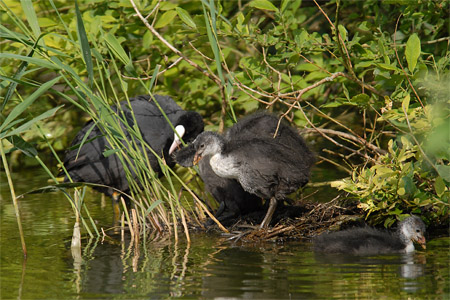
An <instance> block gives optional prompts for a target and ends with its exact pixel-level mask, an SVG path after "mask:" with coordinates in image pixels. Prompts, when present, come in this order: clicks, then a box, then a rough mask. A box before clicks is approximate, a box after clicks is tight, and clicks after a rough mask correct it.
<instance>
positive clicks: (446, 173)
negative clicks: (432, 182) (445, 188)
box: [436, 165, 450, 182]
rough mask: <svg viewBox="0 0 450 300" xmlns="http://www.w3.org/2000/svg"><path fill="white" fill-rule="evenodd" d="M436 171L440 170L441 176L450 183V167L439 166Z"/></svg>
mask: <svg viewBox="0 0 450 300" xmlns="http://www.w3.org/2000/svg"><path fill="white" fill-rule="evenodd" d="M436 169H437V170H438V173H439V175H440V176H441V177H442V178H443V179H444V180H445V181H447V182H450V166H446V165H437V166H436Z"/></svg>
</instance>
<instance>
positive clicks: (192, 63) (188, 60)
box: [130, 0, 221, 84]
mask: <svg viewBox="0 0 450 300" xmlns="http://www.w3.org/2000/svg"><path fill="white" fill-rule="evenodd" d="M130 3H131V5H132V6H133V8H134V11H135V12H136V14H137V16H138V17H139V19H141V21H142V22H143V23H144V24H145V26H146V27H147V28H148V29H149V30H150V31H151V32H152V33H153V35H154V36H156V37H157V38H158V39H159V40H160V41H161V42H162V43H163V44H164V45H166V47H167V48H169V49H170V50H172V51H173V52H174V53H175V54H177V55H178V56H180V57H181V58H182V59H184V60H185V61H186V62H187V63H188V64H190V65H191V66H193V67H194V68H196V69H197V70H198V71H200V72H202V73H203V75H205V76H207V77H208V78H209V79H211V80H213V81H214V82H215V83H216V84H220V83H221V81H220V78H219V77H217V76H216V75H214V74H210V73H208V72H207V71H206V70H204V69H203V68H202V67H200V66H199V65H198V64H197V63H195V62H193V61H192V60H190V59H189V58H187V57H186V56H185V55H184V54H183V53H182V52H181V51H180V50H178V49H177V48H175V47H174V46H172V45H171V44H170V43H169V42H168V41H167V40H166V39H165V38H164V37H163V36H162V35H160V34H159V33H158V31H156V30H155V28H154V27H153V26H152V25H151V24H150V23H149V22H148V21H147V19H146V18H144V16H143V15H142V14H141V12H140V11H139V9H138V8H137V6H136V4H135V3H134V0H130Z"/></svg>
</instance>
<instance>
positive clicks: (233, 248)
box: [0, 170, 450, 299]
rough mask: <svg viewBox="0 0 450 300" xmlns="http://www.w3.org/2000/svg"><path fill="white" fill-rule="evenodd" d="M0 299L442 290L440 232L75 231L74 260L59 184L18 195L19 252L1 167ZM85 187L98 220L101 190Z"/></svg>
mask: <svg viewBox="0 0 450 300" xmlns="http://www.w3.org/2000/svg"><path fill="white" fill-rule="evenodd" d="M1 176H2V177H1V181H0V187H1V195H0V196H1V198H0V222H1V224H0V225H1V227H0V228H1V235H0V247H1V248H0V263H1V264H0V296H1V297H0V298H1V299H73V298H78V299H92V298H102V299H114V298H118V299H168V298H172V299H173V298H181V299H349V298H358V299H379V298H386V299H407V298H410V299H429V298H431V299H449V298H450V291H449V278H450V274H449V273H450V268H449V246H450V239H449V237H440V238H434V239H431V240H429V241H428V243H427V250H426V251H416V252H415V253H413V254H409V255H384V256H372V257H367V256H362V257H354V256H346V255H323V254H321V255H319V254H315V253H314V252H313V251H312V247H311V244H310V243H309V242H288V243H283V244H277V243H260V244H235V243H231V242H229V241H227V240H226V239H225V238H224V237H221V236H219V235H217V234H206V233H196V234H192V236H191V239H192V243H191V245H187V244H186V242H185V241H184V239H183V238H181V241H179V242H178V243H175V242H174V241H173V239H170V238H164V237H159V238H155V237H152V240H150V241H147V242H146V243H141V244H140V245H139V246H138V247H135V246H134V245H133V244H130V243H129V242H128V241H126V242H125V243H121V241H120V237H116V236H112V237H111V238H107V239H105V240H102V239H101V238H100V239H92V240H89V239H85V240H83V249H82V251H83V253H82V261H81V262H80V263H78V262H74V260H73V258H72V255H71V252H70V239H71V234H72V228H73V222H74V217H73V213H72V209H71V207H70V204H69V202H68V201H67V200H66V199H65V198H64V196H63V195H62V194H61V193H51V194H39V195H28V196H26V197H25V198H24V199H21V200H20V207H21V216H22V222H23V228H24V232H25V240H26V243H27V248H28V258H27V260H26V261H24V260H23V257H22V253H21V246H20V239H19V235H18V230H17V224H16V220H15V215H14V209H13V206H12V201H11V198H10V194H9V188H8V186H7V182H6V178H5V177H4V174H1ZM13 179H14V183H15V187H16V189H17V191H16V192H17V194H20V193H23V192H26V191H29V190H30V189H33V188H37V187H41V186H45V185H47V182H46V176H45V175H43V174H42V172H41V171H40V170H38V171H30V172H25V173H24V172H21V173H20V174H17V173H16V174H14V178H13ZM99 198H100V194H98V193H96V192H93V191H88V199H87V205H88V206H89V209H90V211H91V213H92V215H93V218H94V220H96V222H98V224H99V226H100V227H104V228H107V227H109V226H110V225H111V223H112V217H111V216H112V209H111V205H110V202H109V200H108V199H106V201H105V202H104V203H103V205H102V203H101V201H100V200H99Z"/></svg>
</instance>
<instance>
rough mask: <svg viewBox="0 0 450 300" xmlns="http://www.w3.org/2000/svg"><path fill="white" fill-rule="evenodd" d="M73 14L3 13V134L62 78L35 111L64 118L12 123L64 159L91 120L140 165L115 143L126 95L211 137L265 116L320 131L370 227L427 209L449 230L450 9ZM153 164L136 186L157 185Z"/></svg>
mask: <svg viewBox="0 0 450 300" xmlns="http://www.w3.org/2000/svg"><path fill="white" fill-rule="evenodd" d="M77 3H78V6H76V5H75V4H74V2H73V1H67V0H60V1H39V2H32V4H31V1H20V2H19V1H12V0H2V1H1V2H0V5H1V7H2V9H3V10H4V12H5V13H2V14H1V15H0V20H1V25H0V35H1V37H2V39H3V40H4V41H5V42H2V53H1V54H0V62H1V64H2V69H1V71H0V72H1V73H0V76H1V78H2V80H3V82H1V83H0V87H1V89H2V91H6V92H7V93H6V94H5V95H3V93H2V99H1V100H2V104H3V105H2V107H4V109H3V110H2V114H3V115H2V120H1V123H3V121H4V120H5V118H7V116H8V115H9V114H11V113H13V112H14V109H15V107H16V106H18V105H19V104H20V103H22V102H23V101H26V99H27V98H28V97H27V95H32V94H33V93H34V92H36V91H37V89H38V88H39V86H40V85H41V84H43V83H45V82H49V81H51V80H52V79H54V78H57V77H58V76H61V79H60V80H58V82H56V84H55V85H53V88H52V89H49V90H47V92H45V93H44V94H43V95H42V96H40V98H39V101H38V102H34V103H30V105H29V106H27V108H26V109H27V113H29V119H34V118H37V117H36V116H41V115H42V114H44V113H46V112H48V111H50V110H52V109H54V108H55V107H59V106H60V105H62V104H64V105H65V106H64V107H63V108H62V109H59V110H58V113H57V114H56V116H54V117H53V118H46V119H44V118H38V119H36V124H35V125H38V126H36V127H33V126H32V127H27V128H26V129H27V130H26V131H25V130H24V131H21V130H18V129H19V126H20V124H23V123H20V124H19V123H17V124H14V123H13V124H12V125H11V123H9V125H11V126H10V127H9V130H16V132H15V133H16V135H15V137H16V138H20V139H22V140H23V142H25V141H26V142H27V143H28V144H29V145H31V144H32V145H36V148H37V149H39V150H40V151H48V149H50V150H61V149H64V148H65V147H67V145H68V143H69V142H70V138H71V137H72V136H73V135H74V134H75V132H76V129H77V128H79V127H80V126H81V125H82V123H83V122H84V121H85V120H86V119H87V117H89V118H93V119H94V120H95V121H96V122H98V123H99V124H103V125H104V129H105V132H106V133H107V134H110V135H111V139H112V140H113V141H116V142H117V144H116V145H117V149H112V150H113V151H115V152H120V153H122V155H125V156H124V159H133V158H135V155H138V154H137V152H136V153H133V154H131V153H126V152H124V151H123V149H124V148H126V147H124V145H121V144H120V142H119V141H120V138H119V136H120V133H117V132H116V129H117V128H116V127H114V125H113V124H114V122H117V121H118V120H117V119H115V120H111V119H109V118H108V117H107V112H108V111H109V110H108V106H109V104H115V103H117V102H118V101H120V100H124V99H127V97H131V96H134V95H138V94H145V93H148V92H149V90H152V91H153V92H154V93H161V94H168V95H171V96H172V97H174V98H175V99H176V100H177V101H178V102H179V103H180V104H181V105H182V106H183V108H186V109H191V110H197V111H199V112H200V113H201V114H202V115H203V116H204V118H205V120H206V124H207V128H208V129H212V130H218V129H219V130H221V129H223V128H224V127H227V126H230V125H231V124H232V123H233V122H234V121H235V119H236V118H238V117H240V116H242V115H245V114H247V113H249V112H251V111H254V110H255V109H265V108H267V109H269V110H273V111H276V112H281V113H284V114H285V116H286V118H287V119H289V120H291V121H292V123H293V124H296V125H297V126H299V127H313V126H314V127H315V128H316V133H320V134H316V135H314V136H313V137H311V139H315V141H314V144H317V145H318V147H317V149H316V151H317V152H318V158H319V164H320V163H326V162H331V163H333V164H334V165H339V166H340V167H341V168H344V169H346V170H347V171H348V173H349V174H353V177H352V178H348V179H346V180H345V181H343V182H345V184H344V185H342V186H340V187H342V188H345V190H348V191H352V193H354V194H355V195H357V196H358V197H360V200H361V203H362V204H365V205H367V207H366V208H367V209H368V210H367V211H368V213H369V217H370V218H372V217H374V220H375V222H379V221H381V220H382V218H384V217H386V216H390V215H389V212H391V213H392V212H398V213H397V214H401V213H409V212H411V211H414V210H417V209H421V210H422V211H424V212H428V213H429V218H430V220H432V219H443V216H444V212H445V210H446V209H447V208H446V207H448V187H447V185H448V184H449V178H448V172H447V171H448V168H449V159H448V149H449V147H448V122H449V121H448V103H449V102H450V96H449V93H448V82H450V78H449V69H450V54H449V51H448V45H449V36H450V34H449V18H448V15H449V14H450V11H449V2H448V1H378V0H370V1H329V2H326V3H323V2H321V3H320V5H321V6H320V9H319V7H318V6H317V5H316V4H315V3H314V2H311V1H301V0H282V1H275V0H274V1H269V0H253V1H207V0H201V1H200V0H184V1H156V0H153V1H150V0H148V1H130V0H111V1H96V0H84V1H82V0H80V1H77ZM134 5H136V9H135V8H134ZM137 13H139V14H141V15H142V16H143V18H145V21H144V20H142V19H141V18H140V17H139V14H137ZM145 22H148V24H145ZM24 99H25V100H24ZM44 116H47V115H44ZM22 121H23V122H25V120H22ZM30 125H31V124H30ZM3 126H7V125H3ZM38 128H40V130H38ZM20 129H25V127H22V128H20ZM19 131H21V132H20V134H19ZM136 134H138V133H136ZM445 134H447V135H445ZM402 140H405V141H408V143H406V142H405V143H404V142H402ZM2 142H3V141H2ZM10 142H11V141H10ZM5 146H6V147H9V148H10V149H13V147H18V145H16V144H14V143H13V144H11V143H6V142H5ZM120 149H121V150H120ZM386 149H390V152H388V153H386V151H383V150H386ZM128 155H130V156H131V158H130V157H128V158H127V156H128ZM411 155H413V156H411ZM405 157H408V158H405ZM144 165H145V164H142V170H141V172H138V173H139V174H142V178H140V180H143V181H144V182H145V183H146V184H145V186H150V185H152V182H153V181H152V180H153V179H152V178H151V177H148V176H147V175H144V174H145V172H146V171H147V169H146V168H145V167H144ZM421 168H424V169H423V170H422V169H421ZM387 174H390V176H388V175H387ZM374 178H377V179H376V180H378V181H377V183H374V181H373V179H374ZM381 179H383V180H381ZM170 189H172V187H170ZM369 191H370V193H373V194H374V195H376V197H377V200H376V201H375V200H373V199H369V194H367V193H369ZM155 193H156V195H157V196H158V197H159V192H155ZM175 194H176V193H174V195H175ZM425 195H426V196H425ZM372 196H373V195H372ZM383 197H384V198H383ZM426 197H428V200H427V199H425V198H426ZM446 197H447V198H446ZM173 198H176V197H175V196H173ZM416 199H419V200H420V201H419V200H416ZM370 201H373V206H372V204H371V203H370ZM416 201H419V202H420V203H419V202H418V203H416ZM427 201H428V202H427ZM430 201H431V203H429V202H430ZM380 203H385V204H380ZM423 203H428V204H426V205H425V204H423ZM422 204H423V205H422ZM148 206H150V205H147V207H148ZM432 213H434V214H435V215H434V216H431V214H432ZM143 214H145V213H143Z"/></svg>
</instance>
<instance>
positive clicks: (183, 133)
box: [169, 111, 205, 154]
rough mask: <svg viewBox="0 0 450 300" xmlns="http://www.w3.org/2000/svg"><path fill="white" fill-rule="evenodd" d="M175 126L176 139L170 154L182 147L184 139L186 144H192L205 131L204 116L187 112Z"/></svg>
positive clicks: (171, 146)
mask: <svg viewBox="0 0 450 300" xmlns="http://www.w3.org/2000/svg"><path fill="white" fill-rule="evenodd" d="M174 125H176V126H175V132H174V139H173V143H172V145H170V148H169V154H172V153H173V152H174V151H175V149H177V148H178V147H179V146H180V145H181V140H180V138H182V139H183V140H184V141H185V142H191V141H192V140H193V139H195V137H196V136H197V135H198V134H199V133H201V132H202V131H203V128H204V126H205V124H204V123H203V118H202V116H201V115H200V114H199V113H197V112H195V111H187V112H186V113H184V114H183V115H181V116H180V118H179V119H178V122H177V123H176V124H174Z"/></svg>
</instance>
